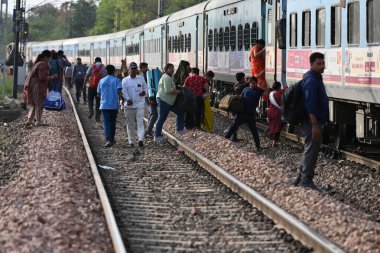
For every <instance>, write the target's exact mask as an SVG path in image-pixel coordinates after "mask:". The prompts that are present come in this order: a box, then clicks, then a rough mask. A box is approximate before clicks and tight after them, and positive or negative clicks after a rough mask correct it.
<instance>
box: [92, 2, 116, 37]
mask: <svg viewBox="0 0 380 253" xmlns="http://www.w3.org/2000/svg"><path fill="white" fill-rule="evenodd" d="M116 2H117V0H102V1H101V2H100V4H99V7H98V9H97V10H96V22H95V25H94V27H93V29H92V30H91V35H98V34H106V33H111V32H113V31H114V29H115V17H116V15H115V6H116Z"/></svg>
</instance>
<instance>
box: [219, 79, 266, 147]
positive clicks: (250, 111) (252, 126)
mask: <svg viewBox="0 0 380 253" xmlns="http://www.w3.org/2000/svg"><path fill="white" fill-rule="evenodd" d="M248 81H249V87H246V88H244V89H243V91H242V93H241V96H242V98H243V99H244V111H243V112H238V113H237V114H236V117H235V118H234V122H233V123H232V125H231V127H230V129H229V130H228V132H227V134H226V135H225V137H226V138H227V139H230V138H231V136H232V135H233V134H235V133H236V131H237V130H238V128H239V126H240V125H242V124H244V123H247V125H248V128H249V130H250V131H251V133H252V136H253V139H254V140H255V144H256V149H257V151H259V150H260V138H259V133H258V132H257V128H256V107H257V106H258V104H259V100H260V97H261V96H262V95H263V93H264V91H263V90H262V89H260V88H259V87H258V86H257V82H258V81H257V78H256V77H254V76H252V77H250V78H249V79H248Z"/></svg>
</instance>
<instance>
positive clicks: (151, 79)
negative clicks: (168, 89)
mask: <svg viewBox="0 0 380 253" xmlns="http://www.w3.org/2000/svg"><path fill="white" fill-rule="evenodd" d="M161 76H162V73H161V71H160V70H159V69H152V70H148V72H147V74H146V80H147V84H148V88H149V89H148V96H149V99H156V95H157V91H158V82H159V81H160V78H161Z"/></svg>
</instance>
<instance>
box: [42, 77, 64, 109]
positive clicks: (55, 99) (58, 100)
mask: <svg viewBox="0 0 380 253" xmlns="http://www.w3.org/2000/svg"><path fill="white" fill-rule="evenodd" d="M44 108H45V109H46V110H50V111H62V110H65V109H66V103H65V100H64V99H63V96H62V94H61V92H59V83H58V79H56V80H54V83H53V87H52V90H51V91H50V92H49V93H48V95H47V96H46V98H45V101H44Z"/></svg>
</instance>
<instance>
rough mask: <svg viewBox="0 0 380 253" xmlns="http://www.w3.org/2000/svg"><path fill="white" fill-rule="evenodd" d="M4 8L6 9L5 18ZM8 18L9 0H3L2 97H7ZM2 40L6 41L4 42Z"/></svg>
mask: <svg viewBox="0 0 380 253" xmlns="http://www.w3.org/2000/svg"><path fill="white" fill-rule="evenodd" d="M3 5H5V8H3ZM3 10H4V11H5V15H4V18H3ZM7 19H8V0H1V3H0V23H1V28H2V31H1V33H2V34H3V36H2V39H0V47H2V48H3V49H4V59H3V60H4V62H2V65H1V71H2V74H3V78H2V83H3V86H2V92H1V95H2V97H5V76H6V69H7V66H6V64H5V60H6V58H7V50H6V46H7ZM2 42H4V44H3V43H2Z"/></svg>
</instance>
